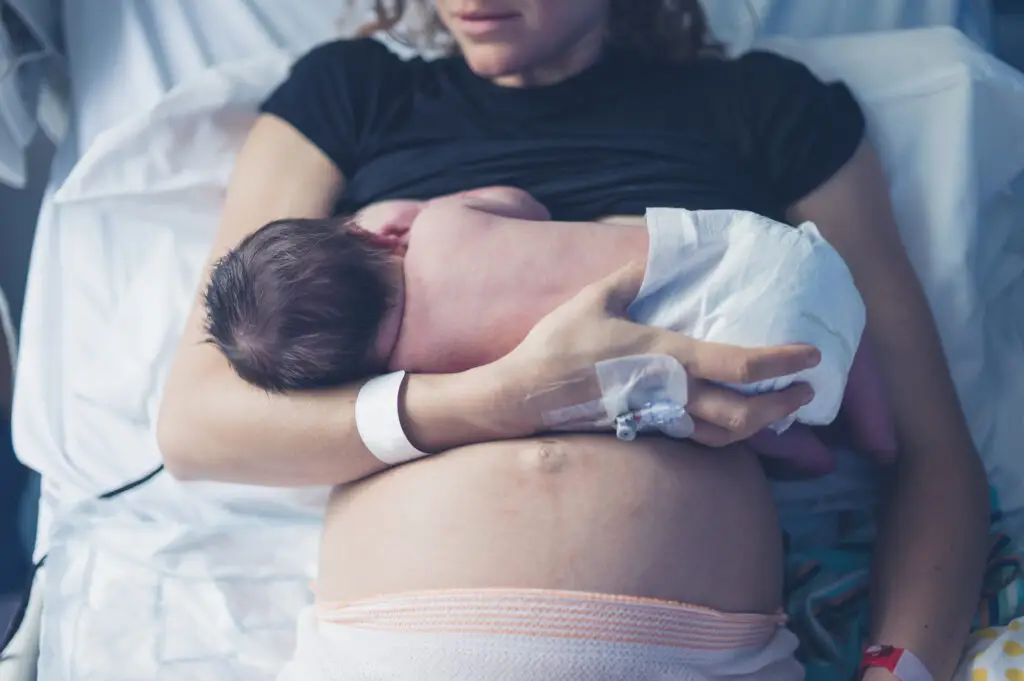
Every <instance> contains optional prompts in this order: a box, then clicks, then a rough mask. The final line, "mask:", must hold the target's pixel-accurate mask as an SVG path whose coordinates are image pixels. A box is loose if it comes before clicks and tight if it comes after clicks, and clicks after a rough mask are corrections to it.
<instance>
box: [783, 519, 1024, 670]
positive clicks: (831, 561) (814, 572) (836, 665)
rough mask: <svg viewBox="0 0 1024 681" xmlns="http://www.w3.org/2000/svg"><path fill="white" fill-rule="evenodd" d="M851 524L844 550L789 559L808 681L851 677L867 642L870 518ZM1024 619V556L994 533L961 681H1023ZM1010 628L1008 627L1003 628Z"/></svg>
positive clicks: (793, 620) (789, 608) (794, 618)
mask: <svg viewBox="0 0 1024 681" xmlns="http://www.w3.org/2000/svg"><path fill="white" fill-rule="evenodd" d="M848 520H849V521H850V527H852V528H853V531H852V532H851V533H849V539H848V540H847V541H846V542H845V543H844V544H842V545H840V546H839V547H837V548H832V549H824V550H820V551H800V552H794V553H792V554H791V555H789V556H788V558H787V563H786V613H787V615H789V617H790V622H789V626H790V629H792V631H793V633H795V634H796V635H797V638H799V640H800V648H799V650H798V652H797V657H798V658H799V659H800V661H801V662H802V663H803V664H804V665H805V667H806V670H807V681H826V680H828V681H835V680H836V679H850V678H853V675H854V673H855V672H856V670H857V666H858V664H859V662H860V655H861V651H862V650H863V648H864V646H865V645H866V643H867V640H868V634H869V622H870V619H869V610H868V606H869V603H868V586H869V581H870V580H869V568H870V563H871V549H872V546H873V541H872V537H871V533H870V527H871V525H872V523H871V522H870V521H869V519H868V518H867V517H864V516H861V517H857V516H855V515H851V517H850V518H848ZM858 535H861V536H858ZM1022 616H1024V554H1022V553H1021V550H1020V548H1019V547H1018V546H1017V545H1016V543H1015V542H1013V541H1012V540H1011V539H1010V538H1009V537H1008V536H1006V535H1003V534H996V535H994V536H993V537H992V543H991V549H990V551H989V559H988V568H987V570H986V572H985V582H984V589H983V592H982V598H981V602H980V603H979V606H978V611H977V614H976V615H975V620H974V627H973V628H974V629H975V630H976V633H975V635H974V636H972V638H971V644H970V646H969V648H968V650H967V656H965V658H964V659H965V662H964V663H963V665H962V669H961V673H958V676H957V678H958V679H959V678H961V675H962V674H966V676H963V678H965V679H970V680H971V681H989V680H994V679H1000V681H1002V680H1004V679H1018V678H1019V679H1020V681H1024V671H1021V670H1024V629H1022V627H1021V625H1022V624H1024V620H1017V618H1021V617H1022ZM1004 625H1010V626H1009V627H1006V628H1005V629H1002V628H1001V627H1003V626H1004ZM1014 662H1019V669H1018V671H1017V672H1015V673H1017V674H1019V676H1014V675H1013V674H1004V668H1006V669H1011V667H1012V668H1013V669H1017V667H1013V666H1012V665H1013V663H1014ZM972 665H985V666H978V667H976V668H975V667H974V666H972ZM1008 665H1009V666H1008ZM971 674H974V675H973V676H972V675H971Z"/></svg>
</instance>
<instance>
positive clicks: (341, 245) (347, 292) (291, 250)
mask: <svg viewBox="0 0 1024 681" xmlns="http://www.w3.org/2000/svg"><path fill="white" fill-rule="evenodd" d="M401 286H402V277H401V265H400V261H397V259H396V257H395V249H394V244H393V243H391V242H389V240H388V239H387V238H386V237H378V236H377V235H375V234H371V233H368V232H365V231H363V230H361V229H359V228H358V227H356V226H355V225H354V223H353V221H352V220H350V219H347V218H331V219H326V220H279V221H277V222H272V223H270V224H268V225H266V226H264V227H263V228H261V229H259V230H258V231H256V232H254V233H253V234H251V235H249V236H248V237H247V238H246V239H245V240H243V241H242V242H241V243H240V244H239V245H238V246H237V247H235V248H234V249H232V250H231V251H230V252H229V253H228V254H227V255H225V256H224V257H223V258H221V259H220V260H219V261H218V262H217V263H216V265H215V266H214V268H213V273H212V276H211V279H210V283H209V285H208V286H207V288H206V292H205V304H206V331H207V333H208V335H209V339H210V342H212V343H213V344H215V345H216V346H217V347H218V348H219V349H220V351H221V352H222V353H223V354H224V356H225V357H226V358H227V359H228V361H229V362H230V364H231V366H232V367H233V368H234V370H235V371H236V372H237V373H238V375H239V376H240V377H241V378H243V379H244V380H245V381H247V382H249V383H251V384H252V385H255V386H257V387H260V388H263V389H265V390H268V391H272V392H286V391H290V390H308V389H313V388H323V387H329V386H335V385H340V384H343V383H346V382H348V381H351V380H353V379H355V378H359V377H361V376H366V375H369V374H371V373H373V371H374V369H378V368H380V366H381V365H382V364H383V363H384V361H386V359H387V350H384V351H382V350H381V348H380V339H381V335H382V328H383V327H385V326H386V325H390V321H389V320H390V319H391V318H392V317H394V316H395V315H394V311H393V309H392V308H393V307H394V304H395V303H396V302H398V301H400V296H401ZM400 314H401V313H400V311H399V312H398V319H399V320H400V319H401V317H400ZM395 334H396V335H397V328H396V329H395Z"/></svg>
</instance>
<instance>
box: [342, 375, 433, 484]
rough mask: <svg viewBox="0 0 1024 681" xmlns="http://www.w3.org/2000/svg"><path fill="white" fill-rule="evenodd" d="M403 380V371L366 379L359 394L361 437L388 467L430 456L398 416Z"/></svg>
mask: <svg viewBox="0 0 1024 681" xmlns="http://www.w3.org/2000/svg"><path fill="white" fill-rule="evenodd" d="M404 380H405V372H404V371H396V372H394V373H391V374H385V375H384V376H377V377H376V378H372V379H370V380H369V381H367V382H366V384H365V385H363V387H362V388H360V389H359V395H357V396H356V430H358V431H359V437H360V438H362V440H363V444H364V445H366V448H367V449H368V450H370V453H371V454H373V455H374V456H375V457H377V458H378V459H380V460H381V461H383V462H384V463H386V464H388V465H389V466H397V465H398V464H401V463H405V462H407V461H414V460H415V459H421V458H423V457H424V456H429V454H427V452H421V451H420V450H418V449H416V448H415V447H414V446H413V444H412V443H411V442H409V438H408V437H406V436H405V430H403V429H402V421H401V419H399V417H398V394H399V392H400V391H401V390H402V381H404Z"/></svg>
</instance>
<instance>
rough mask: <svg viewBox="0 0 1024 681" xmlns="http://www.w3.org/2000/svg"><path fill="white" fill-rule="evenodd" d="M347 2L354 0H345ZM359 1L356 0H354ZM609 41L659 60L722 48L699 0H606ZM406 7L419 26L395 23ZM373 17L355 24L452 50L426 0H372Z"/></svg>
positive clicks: (362, 31)
mask: <svg viewBox="0 0 1024 681" xmlns="http://www.w3.org/2000/svg"><path fill="white" fill-rule="evenodd" d="M349 1H350V3H351V2H353V0H349ZM356 1H358V0H356ZM610 2H611V7H610V10H611V16H610V17H609V22H608V44H610V45H614V46H617V47H625V48H628V49H631V50H635V51H637V52H640V53H642V54H644V55H645V56H647V57H649V58H652V59H657V60H661V61H686V60H690V59H696V58H698V57H711V56H713V57H720V56H722V55H723V53H724V51H723V49H722V46H721V45H720V44H719V43H718V42H716V41H715V40H714V38H713V36H712V35H711V30H710V28H709V26H708V19H707V14H706V13H705V12H704V7H703V6H702V5H701V0H610ZM408 9H411V10H412V11H414V12H416V13H417V14H418V15H419V16H418V17H417V19H418V20H419V21H417V22H416V23H418V24H419V27H418V28H415V29H412V28H404V30H401V31H399V30H398V26H399V23H400V22H402V20H403V19H405V18H406V10H408ZM373 11H374V14H375V15H376V18H375V20H374V21H371V22H370V23H368V24H366V25H364V26H362V27H360V28H359V29H358V31H357V35H358V36H360V37H365V36H369V35H373V34H374V33H377V32H381V31H382V32H386V33H388V34H389V35H390V36H391V37H392V38H394V39H395V40H398V41H400V42H402V43H405V44H407V45H410V46H413V47H416V48H418V49H421V50H441V51H445V52H453V51H454V50H455V49H456V46H455V43H454V41H453V40H452V39H451V36H450V35H448V31H447V29H445V26H444V24H443V23H442V22H441V19H440V18H439V17H438V16H437V13H436V12H435V11H434V9H433V3H432V2H431V0H374V2H373Z"/></svg>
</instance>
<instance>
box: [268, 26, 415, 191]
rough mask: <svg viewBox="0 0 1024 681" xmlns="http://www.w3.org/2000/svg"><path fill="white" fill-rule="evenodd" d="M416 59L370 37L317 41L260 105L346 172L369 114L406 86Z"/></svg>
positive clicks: (368, 123)
mask: <svg viewBox="0 0 1024 681" xmlns="http://www.w3.org/2000/svg"><path fill="white" fill-rule="evenodd" d="M419 64H421V60H403V59H401V58H400V57H399V56H397V55H396V54H394V53H393V52H392V51H391V50H390V49H389V48H388V47H386V46H385V45H383V44H382V43H380V42H378V41H377V40H374V39H371V38H362V39H355V40H334V41H331V42H327V43H322V44H320V45H317V46H316V47H314V48H312V49H311V50H309V51H308V52H306V53H305V54H304V55H303V56H301V57H299V59H298V60H297V61H296V62H295V63H294V64H293V65H292V68H291V71H290V72H289V74H288V76H287V78H285V80H284V82H282V83H281V84H280V85H279V86H278V87H277V88H276V89H275V90H274V91H273V92H271V93H270V95H269V96H268V97H267V99H266V100H265V101H264V102H263V104H262V106H261V108H260V110H261V112H262V113H265V114H271V115H273V116H276V117H278V118H280V119H282V120H284V121H285V122H287V123H289V124H291V125H292V127H294V128H295V129H296V130H298V131H299V132H300V133H302V134H303V135H304V136H305V137H306V138H307V139H308V140H309V141H310V142H312V143H313V144H314V145H315V146H316V147H318V148H319V149H320V150H321V151H323V152H324V153H325V154H326V155H327V156H328V157H329V158H330V159H331V160H332V161H333V162H334V164H335V165H336V166H337V167H338V169H339V170H340V171H341V172H342V173H343V174H344V175H345V176H349V174H350V173H351V172H352V170H353V168H354V164H355V163H356V161H357V157H358V156H359V154H360V153H361V151H362V145H363V141H364V140H365V139H366V137H367V135H368V134H369V131H370V130H371V129H372V127H373V125H374V120H373V119H374V116H375V115H376V113H378V112H379V111H380V110H381V109H382V104H385V105H386V103H387V102H389V101H391V100H395V99H397V98H400V97H402V96H403V94H402V93H405V92H407V91H408V85H409V83H410V78H413V77H415V75H414V74H415V73H416V71H417V68H418V65H419ZM383 108H386V106H385V107H383Z"/></svg>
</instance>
